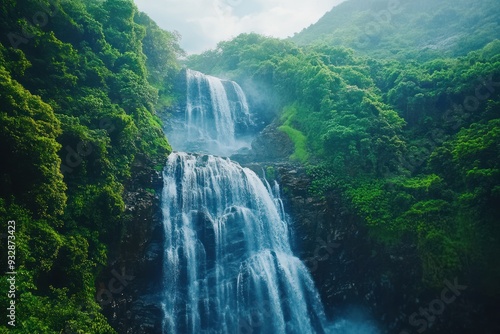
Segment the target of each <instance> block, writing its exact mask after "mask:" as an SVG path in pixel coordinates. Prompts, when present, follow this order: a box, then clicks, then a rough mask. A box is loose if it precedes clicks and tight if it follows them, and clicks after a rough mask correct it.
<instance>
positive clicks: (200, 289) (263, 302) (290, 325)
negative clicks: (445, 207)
mask: <svg viewBox="0 0 500 334" xmlns="http://www.w3.org/2000/svg"><path fill="white" fill-rule="evenodd" d="M186 76H187V106H186V111H185V119H184V123H185V124H183V126H184V129H182V130H181V129H174V131H182V136H177V137H176V136H175V133H172V134H171V135H172V136H173V138H174V141H173V146H174V148H175V149H180V150H186V151H188V150H195V152H196V153H184V152H176V153H172V154H171V155H170V156H169V158H168V161H167V163H166V166H165V169H164V189H163V207H162V208H163V217H164V227H165V256H164V298H163V301H164V302H163V309H164V313H165V317H164V324H163V332H164V333H168V334H171V333H179V334H180V333H192V334H199V333H224V334H236V333H262V334H265V333H269V334H279V333H294V334H295V333H296V334H308V333H324V332H325V329H324V328H325V316H324V312H323V307H322V304H321V302H320V299H319V294H318V292H317V290H316V288H315V286H314V283H313V281H312V279H311V276H310V274H309V272H308V270H307V268H306V266H305V265H304V264H303V263H302V262H301V261H300V260H299V259H298V258H297V257H296V256H294V254H293V253H292V250H291V247H290V240H289V230H288V229H289V226H288V223H287V219H286V215H285V213H284V211H283V206H282V203H281V200H280V198H279V187H278V184H277V183H275V184H273V185H270V184H269V183H268V182H267V180H265V179H263V180H261V179H260V178H259V177H258V176H257V175H256V174H255V173H254V172H253V171H251V170H250V169H248V168H243V167H241V166H240V165H239V164H237V163H235V162H233V161H231V160H230V159H229V158H223V157H218V156H215V155H207V154H205V153H207V152H209V153H212V154H217V155H219V154H221V153H222V154H224V153H229V152H230V151H231V150H233V151H234V150H235V149H237V148H238V147H239V146H240V145H238V144H237V142H238V140H237V131H236V125H235V123H236V122H237V120H239V121H241V120H243V121H244V120H248V119H249V111H248V104H247V102H246V99H245V95H244V94H243V91H242V90H241V88H240V87H239V86H238V85H237V84H236V83H234V82H231V81H222V80H220V79H218V78H215V77H210V76H206V75H204V74H202V73H199V72H195V71H191V70H187V71H186ZM230 96H231V97H232V100H231V98H230ZM167 135H168V136H169V138H170V136H171V135H170V134H168V133H167ZM203 143H204V145H203ZM200 152H202V154H200Z"/></svg>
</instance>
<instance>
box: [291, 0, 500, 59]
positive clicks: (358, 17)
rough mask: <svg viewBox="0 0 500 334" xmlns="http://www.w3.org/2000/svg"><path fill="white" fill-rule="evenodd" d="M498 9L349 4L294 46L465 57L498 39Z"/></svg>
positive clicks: (371, 1) (373, 0) (491, 4)
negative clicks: (336, 47) (333, 46)
mask: <svg viewBox="0 0 500 334" xmlns="http://www.w3.org/2000/svg"><path fill="white" fill-rule="evenodd" d="M498 19H499V11H498V3H497V2H496V1H495V0H487V1H481V2H480V3H475V4H474V5H473V6H471V3H470V1H467V0H458V1H451V0H446V1H433V0H422V1H418V2H415V1H407V0H401V1H387V0H368V1H367V0H350V1H346V2H343V3H341V4H340V5H338V6H336V7H334V8H333V9H332V10H331V11H329V12H328V13H326V14H325V15H324V16H323V17H322V18H321V19H320V20H319V21H318V22H317V23H315V24H313V25H311V26H309V27H308V28H306V29H304V30H302V31H301V32H300V33H298V34H295V35H294V36H293V37H292V38H291V40H292V41H294V42H296V43H297V44H299V45H309V44H319V43H325V44H328V45H336V46H339V45H340V46H346V47H349V48H352V49H354V50H356V51H357V52H359V53H362V54H364V55H369V56H371V57H376V58H379V59H387V58H390V57H394V58H399V59H429V58H440V57H442V56H460V55H465V54H467V53H468V52H470V51H472V50H477V49H480V48H482V47H484V46H485V45H486V44H488V43H489V42H491V41H492V40H493V39H495V38H497V37H498V34H497V30H498Z"/></svg>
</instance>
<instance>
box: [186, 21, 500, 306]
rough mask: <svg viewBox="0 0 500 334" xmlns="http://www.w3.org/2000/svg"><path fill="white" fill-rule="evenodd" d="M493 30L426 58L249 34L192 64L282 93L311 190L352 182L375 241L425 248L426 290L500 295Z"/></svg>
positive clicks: (351, 194)
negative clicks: (453, 286)
mask: <svg viewBox="0 0 500 334" xmlns="http://www.w3.org/2000/svg"><path fill="white" fill-rule="evenodd" d="M311 29H312V28H311ZM489 36H490V42H489V43H488V44H487V45H486V46H484V48H481V49H478V50H473V49H471V50H470V52H469V53H467V55H465V56H460V57H446V56H439V57H438V56H436V55H435V54H434V53H432V52H431V53H429V54H427V55H426V56H425V57H424V58H429V59H428V60H427V61H423V62H416V61H415V60H413V58H412V57H410V56H406V57H405V58H404V59H401V60H397V59H381V58H370V57H366V56H363V55H360V54H357V53H355V52H354V51H353V50H351V49H348V48H346V47H344V46H338V45H331V44H326V43H320V44H314V43H313V44H312V45H311V46H303V47H299V46H297V45H295V44H294V43H293V42H292V41H283V40H279V39H273V38H266V37H262V36H259V35H255V34H245V35H240V36H238V37H237V38H235V39H234V40H232V41H230V42H222V43H220V44H219V46H218V48H217V49H215V50H211V51H208V52H205V53H204V54H201V55H195V56H191V57H190V58H189V61H188V65H189V66H190V67H192V68H195V69H199V70H201V71H205V72H207V73H213V74H218V75H221V76H222V75H224V76H229V77H232V78H235V79H237V80H240V81H244V80H245V79H248V78H251V80H253V82H254V83H258V85H260V86H262V87H267V88H269V87H271V89H272V91H274V92H277V93H278V94H277V95H278V97H279V98H278V101H276V99H274V100H273V102H274V104H275V105H277V106H278V108H280V109H281V112H280V113H279V117H280V127H279V129H280V130H281V131H283V132H285V133H286V134H288V136H289V137H290V139H291V140H292V141H293V143H294V145H295V152H294V153H293V155H292V156H291V157H290V158H291V159H292V160H298V161H300V162H301V163H303V164H305V165H307V166H308V169H309V171H310V174H311V175H312V176H313V178H314V180H315V181H314V184H313V189H311V190H312V191H314V192H315V193H316V194H317V195H318V196H323V195H325V194H326V193H328V191H330V190H332V189H341V191H342V192H343V194H344V197H345V198H346V199H348V201H349V202H350V203H351V207H352V209H353V210H355V211H356V212H357V214H358V215H359V216H360V217H361V218H362V219H363V220H364V221H365V223H366V224H367V225H368V226H369V227H370V230H371V233H372V235H373V237H374V238H375V239H376V240H378V241H379V242H381V243H384V244H387V245H388V246H389V247H391V246H397V245H398V244H400V243H411V244H414V245H415V247H416V249H417V252H418V257H419V259H420V266H421V268H422V277H421V280H422V284H423V285H424V286H427V287H428V288H432V287H435V288H439V287H440V286H441V285H442V282H443V280H444V279H446V277H455V276H457V275H458V276H460V275H464V276H466V277H467V278H469V279H470V280H471V281H473V282H475V284H477V285H476V286H477V287H478V288H479V290H481V292H482V293H484V294H485V295H496V296H498V294H499V293H500V290H499V286H498V284H497V282H498V281H499V279H500V266H499V261H498V259H497V254H498V253H499V252H500V247H499V241H500V228H499V225H498V221H499V220H500V212H499V210H498V208H497V207H496V204H495V203H498V202H499V200H500V193H499V191H500V187H499V185H500V169H499V167H500V165H499V163H500V161H499V159H498V157H499V156H500V146H499V145H500V119H499V117H500V99H499V96H500V41H499V40H495V39H494V37H495V35H491V34H490V35H489Z"/></svg>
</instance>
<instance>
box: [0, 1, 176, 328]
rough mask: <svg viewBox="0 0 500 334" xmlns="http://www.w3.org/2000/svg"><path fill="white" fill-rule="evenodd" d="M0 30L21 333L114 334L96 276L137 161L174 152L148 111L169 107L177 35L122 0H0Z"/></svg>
mask: <svg viewBox="0 0 500 334" xmlns="http://www.w3.org/2000/svg"><path fill="white" fill-rule="evenodd" d="M0 30H1V32H2V34H0V155H1V157H2V164H1V166H0V217H1V221H2V226H4V223H6V222H7V221H8V220H12V219H14V220H16V226H17V230H16V240H17V250H18V252H17V263H16V269H17V272H18V274H17V278H18V282H17V284H18V286H17V288H18V289H17V293H18V295H17V296H16V300H17V302H18V304H17V307H18V310H17V312H18V314H22V317H19V321H18V322H17V324H16V330H17V332H19V333H55V332H58V333H59V332H61V331H64V332H67V333H70V332H71V333H84V332H85V333H112V332H114V330H113V329H112V328H111V327H110V326H109V325H108V324H107V320H106V319H105V318H104V316H103V315H102V314H101V313H100V312H99V309H100V307H99V305H98V304H97V302H96V301H95V278H96V275H98V273H99V271H100V270H101V268H102V266H103V265H105V264H106V248H107V246H108V245H109V244H110V241H111V240H115V239H116V238H117V236H118V237H119V233H117V232H118V231H120V229H121V227H120V225H121V224H123V212H124V200H123V191H124V184H125V183H126V182H127V180H129V178H130V176H131V169H132V165H133V163H134V161H137V160H141V161H144V162H148V164H151V168H153V167H155V165H156V167H157V168H158V166H161V165H162V164H163V161H164V159H165V157H166V156H167V154H168V153H169V152H170V146H169V144H168V142H167V141H166V139H165V137H164V135H163V132H162V130H161V125H160V123H159V119H158V117H157V116H156V115H155V112H156V108H157V106H158V101H159V100H161V101H162V105H165V104H167V103H171V102H172V97H171V96H170V94H171V87H172V79H173V76H174V75H175V74H176V71H177V70H178V64H177V57H178V56H179V55H181V54H182V50H181V49H180V48H179V46H178V44H177V40H178V36H177V35H176V34H173V33H169V32H166V31H163V30H161V29H159V28H158V26H157V25H156V24H155V23H154V22H152V21H151V20H150V19H149V18H148V17H147V16H146V15H145V14H143V13H139V12H138V11H137V8H136V7H135V5H134V4H133V2H132V1H129V0H106V1H98V0H96V1H80V0H72V1H69V0H62V1H57V2H56V1H38V0H37V1H7V2H5V1H4V2H3V3H2V9H1V10H0ZM165 83H168V84H165ZM4 230H5V231H6V230H7V229H6V228H5V229H4ZM6 247H7V243H3V242H2V245H1V246H0V248H1V249H2V251H1V254H2V263H6V262H7V261H6V256H7V252H6ZM6 284H7V281H6V280H5V279H2V280H1V283H0V287H1V290H2V291H7V290H4V288H6ZM0 302H1V305H2V309H5V308H6V307H7V304H6V303H8V300H7V296H6V294H4V293H2V296H1V297H0ZM21 318H22V319H21ZM4 326H5V322H2V324H1V325H0V331H2V332H3V330H4V329H5V327H4Z"/></svg>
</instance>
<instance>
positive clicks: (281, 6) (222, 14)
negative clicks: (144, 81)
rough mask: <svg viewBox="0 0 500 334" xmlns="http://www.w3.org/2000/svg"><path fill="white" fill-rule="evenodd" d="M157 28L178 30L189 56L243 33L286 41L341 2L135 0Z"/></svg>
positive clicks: (321, 0) (336, 0)
mask: <svg viewBox="0 0 500 334" xmlns="http://www.w3.org/2000/svg"><path fill="white" fill-rule="evenodd" d="M134 1H135V3H136V4H137V7H138V8H139V10H141V11H143V12H145V13H147V14H148V15H149V16H150V17H151V18H152V19H153V20H155V21H156V22H157V23H158V25H159V26H160V27H162V28H163V29H166V30H170V31H172V30H177V31H178V32H180V34H181V35H182V41H181V46H182V47H183V48H184V49H185V50H186V51H187V52H189V53H199V52H202V51H204V50H207V49H209V48H214V47H215V46H216V44H217V43H218V42H220V41H222V40H228V39H231V38H232V37H235V36H237V35H239V34H241V33H244V32H256V33H259V34H263V35H267V36H274V37H281V38H285V37H288V36H292V35H293V34H294V33H295V32H299V31H300V30H302V29H303V28H305V27H307V26H309V25H310V24H312V23H315V22H316V21H317V20H318V19H319V18H320V17H321V16H323V14H324V13H326V12H327V11H329V10H330V9H331V8H332V7H333V6H334V5H336V4H338V3H340V2H342V1H343V0H311V1H305V0H267V1H266V0H134Z"/></svg>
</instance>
